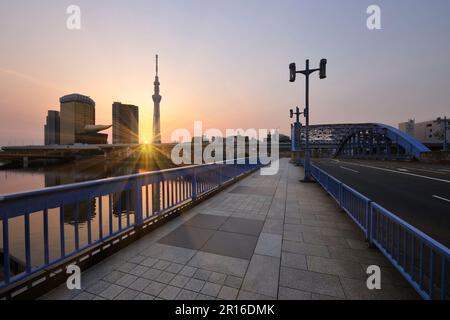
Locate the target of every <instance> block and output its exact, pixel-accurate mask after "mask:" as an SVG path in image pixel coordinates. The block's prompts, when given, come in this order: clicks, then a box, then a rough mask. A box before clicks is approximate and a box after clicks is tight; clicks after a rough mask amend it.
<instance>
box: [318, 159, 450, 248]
mask: <svg viewBox="0 0 450 320" xmlns="http://www.w3.org/2000/svg"><path fill="white" fill-rule="evenodd" d="M313 163H314V164H315V165H317V166H318V167H320V168H321V169H322V170H325V171H326V172H328V173H329V174H331V175H332V176H334V177H335V178H337V179H338V180H340V181H342V182H343V183H345V184H346V185H348V186H350V187H351V188H353V189H355V190H357V191H358V192H360V193H361V194H363V195H365V196H366V197H368V198H369V199H371V200H372V201H375V202H377V203H378V204H379V205H381V206H383V207H384V208H386V209H388V210H389V211H391V212H392V213H394V214H396V215H397V216H398V217H400V218H402V219H403V220H405V221H406V222H408V223H409V224H411V225H413V226H414V227H416V228H418V229H419V230H421V231H423V232H424V233H426V234H427V235H429V236H430V237H432V238H433V239H435V240H437V241H439V242H441V243H442V244H444V245H446V246H447V247H450V166H438V165H426V164H422V163H414V162H411V163H409V162H388V161H364V160H337V159H326V160H314V161H313Z"/></svg>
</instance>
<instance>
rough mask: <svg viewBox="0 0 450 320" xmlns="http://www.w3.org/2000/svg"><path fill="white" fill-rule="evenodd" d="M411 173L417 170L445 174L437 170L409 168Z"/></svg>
mask: <svg viewBox="0 0 450 320" xmlns="http://www.w3.org/2000/svg"><path fill="white" fill-rule="evenodd" d="M408 169H409V170H411V171H414V170H417V171H423V172H431V173H438V174H443V173H442V172H438V171H436V170H428V169H421V168H408Z"/></svg>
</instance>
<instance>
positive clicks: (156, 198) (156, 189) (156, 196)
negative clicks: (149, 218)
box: [152, 175, 161, 214]
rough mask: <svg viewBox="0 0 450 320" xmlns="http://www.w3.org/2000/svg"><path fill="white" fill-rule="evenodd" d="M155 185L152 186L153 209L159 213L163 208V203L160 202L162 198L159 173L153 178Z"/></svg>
mask: <svg viewBox="0 0 450 320" xmlns="http://www.w3.org/2000/svg"><path fill="white" fill-rule="evenodd" d="M153 179H154V180H153V182H154V183H153V186H152V194H153V197H152V209H153V213H155V214H156V213H158V212H159V211H160V210H161V204H160V199H161V194H160V189H161V188H160V186H159V180H160V179H159V175H155V176H154V178H153Z"/></svg>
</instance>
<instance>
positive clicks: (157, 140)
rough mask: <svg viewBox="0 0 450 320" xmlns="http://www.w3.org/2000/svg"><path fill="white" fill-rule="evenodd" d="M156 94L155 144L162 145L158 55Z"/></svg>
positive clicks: (154, 102)
mask: <svg viewBox="0 0 450 320" xmlns="http://www.w3.org/2000/svg"><path fill="white" fill-rule="evenodd" d="M153 84H154V87H155V92H154V94H153V96H152V98H153V106H154V107H153V139H152V141H153V143H161V123H160V110H159V104H160V102H161V95H160V94H159V77H158V55H156V75H155V82H154V83H153Z"/></svg>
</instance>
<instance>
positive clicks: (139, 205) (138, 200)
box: [133, 179, 144, 226]
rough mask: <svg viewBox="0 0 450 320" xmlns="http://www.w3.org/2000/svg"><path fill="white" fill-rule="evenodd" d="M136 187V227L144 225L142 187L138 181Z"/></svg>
mask: <svg viewBox="0 0 450 320" xmlns="http://www.w3.org/2000/svg"><path fill="white" fill-rule="evenodd" d="M133 185H134V197H133V198H134V199H133V200H134V223H135V225H136V226H140V225H142V224H143V223H144V218H143V215H142V187H141V185H140V184H139V182H138V179H136V180H135V181H134V183H133Z"/></svg>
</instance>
